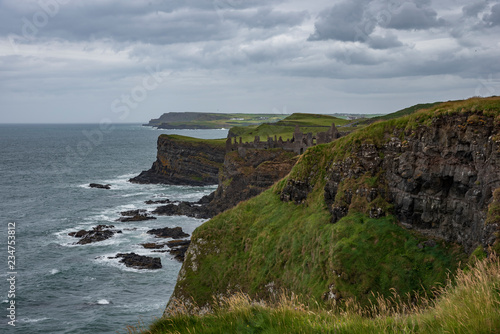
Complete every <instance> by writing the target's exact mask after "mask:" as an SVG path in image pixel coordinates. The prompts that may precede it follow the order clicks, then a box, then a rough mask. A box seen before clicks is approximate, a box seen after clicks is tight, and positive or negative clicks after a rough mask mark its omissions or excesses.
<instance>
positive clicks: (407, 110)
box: [356, 102, 442, 126]
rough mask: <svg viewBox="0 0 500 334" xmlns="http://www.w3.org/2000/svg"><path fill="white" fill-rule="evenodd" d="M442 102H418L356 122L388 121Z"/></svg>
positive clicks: (361, 124)
mask: <svg viewBox="0 0 500 334" xmlns="http://www.w3.org/2000/svg"><path fill="white" fill-rule="evenodd" d="M440 103H442V102H434V103H420V104H416V105H414V106H411V107H408V108H404V109H401V110H398V111H396V112H393V113H390V114H387V115H383V116H377V117H372V118H369V119H364V120H361V121H360V122H358V123H356V124H357V125H358V126H363V125H369V124H372V123H375V122H377V121H387V120H390V119H395V118H399V117H403V116H406V115H411V114H413V113H414V112H417V111H419V110H423V109H430V108H432V107H435V106H437V105H438V104H440Z"/></svg>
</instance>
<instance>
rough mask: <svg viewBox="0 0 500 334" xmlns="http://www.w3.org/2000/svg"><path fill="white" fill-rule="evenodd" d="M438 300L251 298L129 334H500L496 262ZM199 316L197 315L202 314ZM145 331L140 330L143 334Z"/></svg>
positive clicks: (458, 280)
mask: <svg viewBox="0 0 500 334" xmlns="http://www.w3.org/2000/svg"><path fill="white" fill-rule="evenodd" d="M437 293H438V295H439V296H438V297H437V298H436V299H430V298H425V297H424V298H421V299H420V300H419V302H418V303H416V302H415V300H414V301H412V302H404V301H402V298H401V297H400V296H399V295H398V294H393V296H391V297H389V298H382V297H380V296H379V297H378V298H377V299H376V301H375V302H374V303H373V304H372V305H370V306H368V307H363V306H361V305H359V304H357V303H356V302H353V301H351V302H350V303H348V304H347V305H345V306H343V307H340V306H338V305H336V306H333V307H332V308H331V309H329V310H326V309H319V308H317V306H316V305H307V304H305V303H304V302H302V301H301V298H299V297H297V295H294V294H286V293H281V294H279V295H278V296H277V298H276V299H275V300H273V301H270V302H262V301H257V300H254V299H252V298H250V297H249V296H248V295H247V294H243V293H236V294H234V295H231V296H230V297H216V298H214V301H215V302H214V304H216V306H215V307H214V308H213V310H212V311H211V312H209V313H207V314H205V315H192V314H190V313H189V312H187V309H186V308H182V307H181V306H182V305H180V307H179V308H177V309H176V310H174V311H175V312H174V313H173V314H172V315H171V316H170V317H164V318H160V319H158V320H156V321H155V322H154V323H153V324H152V325H151V326H150V327H149V329H146V328H144V326H139V328H135V327H133V326H129V327H128V328H127V332H128V333H143V334H166V333H179V334H181V333H429V334H435V333H498V332H500V263H499V260H498V257H495V256H492V257H491V258H489V259H488V258H484V259H482V260H477V262H476V263H474V265H472V267H471V268H470V269H468V270H459V271H458V272H457V275H456V277H455V279H454V280H449V281H448V282H447V284H446V286H444V287H443V288H441V289H439V291H437ZM198 311H199V310H198ZM140 328H142V330H141V329H140Z"/></svg>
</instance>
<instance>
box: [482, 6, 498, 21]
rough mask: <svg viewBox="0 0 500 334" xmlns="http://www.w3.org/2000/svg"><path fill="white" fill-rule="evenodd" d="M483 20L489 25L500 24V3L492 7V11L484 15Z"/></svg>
mask: <svg viewBox="0 0 500 334" xmlns="http://www.w3.org/2000/svg"><path fill="white" fill-rule="evenodd" d="M483 21H484V22H485V23H486V24H487V26H488V27H495V26H498V25H500V3H499V4H496V5H494V6H493V7H492V8H491V13H490V14H487V15H485V16H484V18H483Z"/></svg>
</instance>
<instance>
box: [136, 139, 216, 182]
mask: <svg viewBox="0 0 500 334" xmlns="http://www.w3.org/2000/svg"><path fill="white" fill-rule="evenodd" d="M221 144H223V143H221ZM157 147H158V150H157V156H156V161H155V162H154V163H153V166H152V167H151V169H149V170H147V171H143V172H142V173H141V174H140V175H138V176H136V177H134V178H132V179H130V181H131V182H136V183H164V184H173V185H190V186H204V185H213V184H217V183H218V175H219V168H220V167H221V166H222V163H223V162H224V155H225V148H224V146H223V145H218V144H214V143H213V142H212V141H204V140H192V139H191V140H182V139H179V138H178V137H176V136H169V135H161V136H159V137H158V145H157Z"/></svg>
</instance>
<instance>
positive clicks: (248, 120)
mask: <svg viewBox="0 0 500 334" xmlns="http://www.w3.org/2000/svg"><path fill="white" fill-rule="evenodd" d="M287 116H288V115H282V114H223V113H200V112H193V113H191V112H179V113H166V114H163V115H162V116H161V117H160V118H158V119H152V120H151V121H149V123H148V124H147V125H149V126H154V127H158V128H160V129H222V128H225V129H229V128H231V127H233V126H252V125H254V126H255V125H259V124H262V123H265V122H268V123H274V122H277V121H279V120H282V119H284V118H285V117H287Z"/></svg>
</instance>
